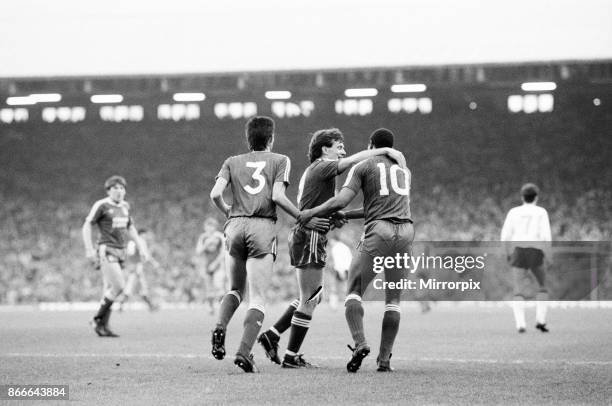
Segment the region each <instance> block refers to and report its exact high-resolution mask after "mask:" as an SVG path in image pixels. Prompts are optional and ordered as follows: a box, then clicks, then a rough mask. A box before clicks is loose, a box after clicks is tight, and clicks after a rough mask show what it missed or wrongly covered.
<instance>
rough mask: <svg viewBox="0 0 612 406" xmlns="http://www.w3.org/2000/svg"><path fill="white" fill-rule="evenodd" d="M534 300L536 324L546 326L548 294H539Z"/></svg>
mask: <svg viewBox="0 0 612 406" xmlns="http://www.w3.org/2000/svg"><path fill="white" fill-rule="evenodd" d="M536 300H537V302H536V323H540V324H546V310H547V308H548V302H547V300H548V292H539V293H538V294H537V296H536Z"/></svg>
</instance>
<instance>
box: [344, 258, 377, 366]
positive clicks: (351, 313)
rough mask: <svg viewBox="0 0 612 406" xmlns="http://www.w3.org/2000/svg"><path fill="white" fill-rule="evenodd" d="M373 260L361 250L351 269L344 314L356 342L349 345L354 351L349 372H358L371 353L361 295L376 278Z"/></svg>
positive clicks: (349, 364)
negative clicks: (364, 326) (365, 332)
mask: <svg viewBox="0 0 612 406" xmlns="http://www.w3.org/2000/svg"><path fill="white" fill-rule="evenodd" d="M373 262H374V261H373V258H372V257H371V256H370V255H369V254H366V253H365V252H361V251H359V252H358V253H357V256H356V257H355V258H354V259H353V262H352V263H351V267H350V269H349V281H348V287H347V290H348V294H347V296H346V299H345V300H344V306H345V310H344V315H345V317H346V322H347V324H348V327H349V330H350V331H351V336H352V337H353V341H354V342H355V347H354V348H353V347H350V346H349V348H350V349H351V350H352V351H353V355H352V356H351V360H350V361H349V363H348V364H347V365H346V369H347V370H348V371H349V372H357V370H358V369H359V367H360V366H361V362H362V361H363V359H364V358H365V357H366V356H367V355H368V354H369V353H370V346H369V345H368V343H367V341H366V339H365V334H364V329H363V306H362V304H361V296H362V295H363V292H364V291H365V288H366V287H367V286H368V285H369V284H370V282H371V281H372V279H373V278H374V272H372V265H373Z"/></svg>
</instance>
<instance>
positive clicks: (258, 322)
mask: <svg viewBox="0 0 612 406" xmlns="http://www.w3.org/2000/svg"><path fill="white" fill-rule="evenodd" d="M263 320H264V308H263V307H262V306H257V307H255V306H253V307H251V308H249V310H247V313H246V317H245V318H244V331H243V333H242V338H241V339H240V346H239V347H238V353H239V354H242V355H244V356H249V354H250V353H251V350H252V349H253V344H255V339H257V335H258V334H259V330H261V326H262V325H263Z"/></svg>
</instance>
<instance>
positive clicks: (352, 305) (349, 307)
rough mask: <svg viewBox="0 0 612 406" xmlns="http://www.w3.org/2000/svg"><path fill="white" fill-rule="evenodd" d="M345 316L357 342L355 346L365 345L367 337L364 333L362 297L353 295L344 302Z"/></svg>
mask: <svg viewBox="0 0 612 406" xmlns="http://www.w3.org/2000/svg"><path fill="white" fill-rule="evenodd" d="M344 306H345V309H344V316H345V317H346V322H347V323H348V327H349V330H351V335H352V336H353V340H354V341H355V345H356V346H359V345H361V344H365V342H366V340H365V335H364V332H363V306H362V305H361V297H359V296H358V295H356V294H353V293H351V294H350V295H348V296H347V297H346V300H345V301H344Z"/></svg>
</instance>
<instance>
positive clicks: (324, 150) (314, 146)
mask: <svg viewBox="0 0 612 406" xmlns="http://www.w3.org/2000/svg"><path fill="white" fill-rule="evenodd" d="M385 154H386V155H389V156H390V157H391V158H392V159H395V160H397V161H402V162H403V161H404V156H403V155H402V153H401V152H399V151H396V150H394V149H392V148H380V149H369V150H365V151H361V152H358V153H356V154H354V155H351V156H349V157H347V158H345V156H346V151H345V149H344V136H343V135H342V132H340V130H338V129H337V128H330V129H324V130H319V131H317V132H315V133H314V134H313V136H312V138H311V140H310V145H309V147H308V158H309V160H310V162H311V163H310V165H309V166H308V168H306V170H305V171H304V174H303V175H302V178H301V180H300V185H299V190H298V196H297V202H298V207H299V209H300V210H305V209H310V208H313V207H315V206H318V205H320V204H322V203H324V202H326V201H327V200H328V199H330V198H332V197H333V196H334V194H335V191H336V176H338V175H340V174H341V173H343V172H344V171H346V170H347V169H349V168H350V167H351V166H352V165H354V164H355V163H357V162H361V161H363V160H365V159H368V158H371V157H374V156H378V155H385ZM326 246H327V237H326V233H325V232H317V231H315V230H310V229H306V228H304V227H302V226H301V225H299V224H298V225H296V226H295V227H293V229H292V230H291V233H290V235H289V255H290V258H291V265H292V266H294V267H295V268H296V271H297V277H298V286H299V289H300V298H299V300H297V301H294V302H292V303H291V305H290V306H289V307H288V308H287V310H286V311H285V313H284V314H283V315H282V316H281V318H280V319H279V320H278V322H277V323H276V324H275V325H274V326H272V327H271V328H270V329H269V330H267V331H265V332H264V333H262V334H261V335H260V336H259V338H258V341H259V343H260V344H261V345H262V346H263V347H264V350H265V351H266V355H267V356H268V357H269V358H270V360H271V361H272V362H275V363H277V364H281V361H280V358H279V356H278V341H279V339H280V335H281V334H282V333H283V332H284V331H285V330H287V328H289V326H291V332H290V335H289V343H288V345H287V350H286V351H285V355H284V359H283V361H282V366H283V367H284V368H300V367H312V366H313V365H312V364H310V363H309V362H307V361H305V360H304V358H303V356H302V354H300V353H299V350H300V347H301V345H302V343H303V341H304V338H305V337H306V334H307V332H308V329H309V327H310V322H311V320H312V315H313V312H314V310H315V307H316V306H317V304H318V303H319V299H320V297H321V294H322V288H323V270H324V268H325V261H326V257H327V252H326Z"/></svg>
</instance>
